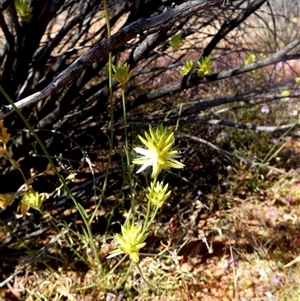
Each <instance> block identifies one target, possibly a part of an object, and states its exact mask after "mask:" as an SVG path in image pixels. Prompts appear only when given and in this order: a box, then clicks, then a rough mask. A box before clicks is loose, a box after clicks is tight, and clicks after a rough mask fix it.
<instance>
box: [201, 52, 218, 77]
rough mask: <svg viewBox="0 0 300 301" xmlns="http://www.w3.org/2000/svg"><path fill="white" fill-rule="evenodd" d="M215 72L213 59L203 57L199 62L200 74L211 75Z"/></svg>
mask: <svg viewBox="0 0 300 301" xmlns="http://www.w3.org/2000/svg"><path fill="white" fill-rule="evenodd" d="M213 72H214V66H213V61H212V59H211V58H210V57H208V56H206V57H202V58H201V60H200V62H198V70H197V74H198V76H207V75H211V74H213Z"/></svg>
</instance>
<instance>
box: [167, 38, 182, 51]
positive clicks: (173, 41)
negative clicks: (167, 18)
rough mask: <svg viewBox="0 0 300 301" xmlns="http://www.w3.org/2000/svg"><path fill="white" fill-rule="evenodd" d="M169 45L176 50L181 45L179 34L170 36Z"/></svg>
mask: <svg viewBox="0 0 300 301" xmlns="http://www.w3.org/2000/svg"><path fill="white" fill-rule="evenodd" d="M169 44H170V46H171V47H172V48H173V50H174V51H177V50H179V49H180V47H181V46H182V44H183V43H182V37H181V35H180V34H177V35H174V36H173V37H171V39H170V41H169Z"/></svg>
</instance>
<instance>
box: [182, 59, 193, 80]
mask: <svg viewBox="0 0 300 301" xmlns="http://www.w3.org/2000/svg"><path fill="white" fill-rule="evenodd" d="M193 66H194V61H193V60H188V61H185V62H184V65H183V67H182V69H181V71H180V74H181V75H182V76H185V75H188V74H189V72H190V71H191V70H192V69H193Z"/></svg>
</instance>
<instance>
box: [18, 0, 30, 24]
mask: <svg viewBox="0 0 300 301" xmlns="http://www.w3.org/2000/svg"><path fill="white" fill-rule="evenodd" d="M15 7H16V11H17V14H18V16H19V17H20V18H21V19H22V21H24V22H29V21H30V19H31V15H32V7H30V6H29V2H28V0H15Z"/></svg>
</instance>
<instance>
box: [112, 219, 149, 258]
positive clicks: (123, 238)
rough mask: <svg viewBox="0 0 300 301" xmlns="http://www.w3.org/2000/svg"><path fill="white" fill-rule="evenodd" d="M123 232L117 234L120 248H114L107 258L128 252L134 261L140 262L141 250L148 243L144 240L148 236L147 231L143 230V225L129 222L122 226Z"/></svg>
mask: <svg viewBox="0 0 300 301" xmlns="http://www.w3.org/2000/svg"><path fill="white" fill-rule="evenodd" d="M121 233H122V234H116V235H115V238H116V241H117V243H118V245H119V246H118V248H116V249H115V250H113V251H112V252H111V253H110V255H109V256H108V257H107V258H112V257H115V256H117V255H120V254H126V255H129V257H130V259H131V260H132V261H133V262H135V263H137V262H139V250H140V249H141V248H143V247H144V246H145V245H146V243H145V242H144V241H145V239H146V238H147V233H144V232H143V231H142V226H136V225H134V224H133V223H132V224H131V223H129V222H128V223H126V224H125V225H124V226H122V227H121Z"/></svg>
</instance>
